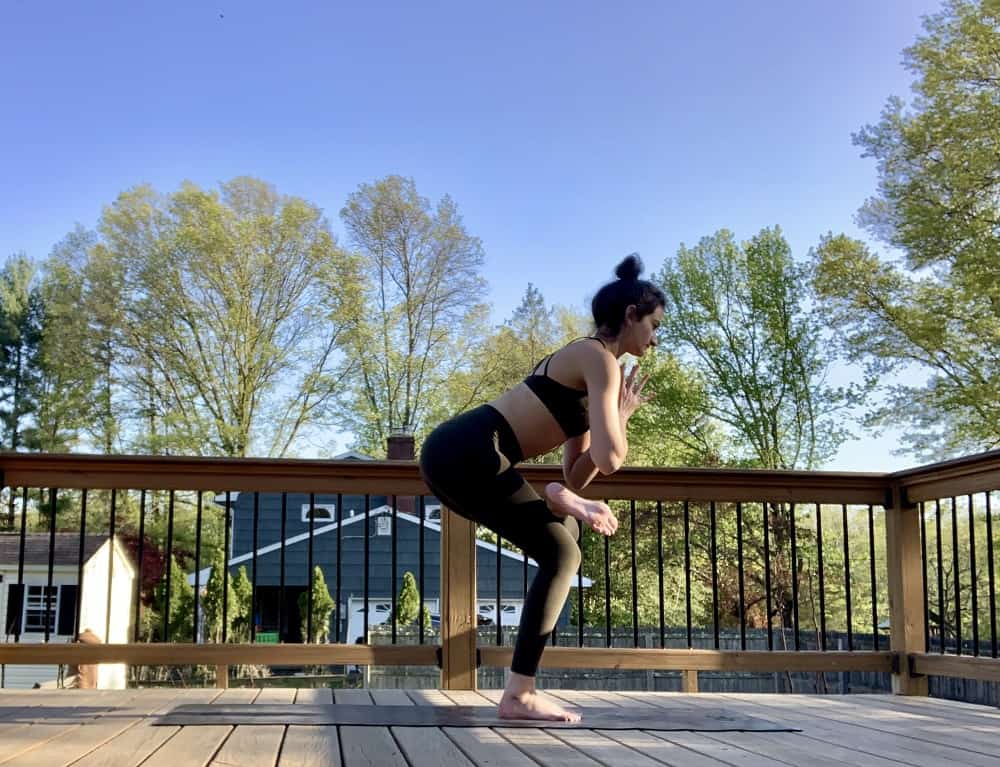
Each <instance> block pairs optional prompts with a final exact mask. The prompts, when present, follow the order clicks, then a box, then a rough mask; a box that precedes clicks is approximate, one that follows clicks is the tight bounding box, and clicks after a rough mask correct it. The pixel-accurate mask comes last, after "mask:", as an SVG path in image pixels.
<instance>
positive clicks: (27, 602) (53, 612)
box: [21, 583, 60, 634]
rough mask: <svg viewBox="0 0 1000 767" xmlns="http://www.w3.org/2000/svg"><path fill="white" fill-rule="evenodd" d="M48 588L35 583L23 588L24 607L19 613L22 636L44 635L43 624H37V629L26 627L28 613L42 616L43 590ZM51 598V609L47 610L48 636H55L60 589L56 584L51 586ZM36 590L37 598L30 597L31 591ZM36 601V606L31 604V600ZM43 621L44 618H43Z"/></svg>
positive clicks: (43, 604) (42, 584)
mask: <svg viewBox="0 0 1000 767" xmlns="http://www.w3.org/2000/svg"><path fill="white" fill-rule="evenodd" d="M47 588H49V586H48V585H47V584H44V583H36V584H28V585H26V586H25V587H24V607H23V612H22V613H21V633H23V634H44V633H45V624H44V623H42V622H41V621H40V622H39V624H38V628H35V627H31V626H29V625H28V611H29V610H30V611H32V612H37V613H40V614H41V615H43V616H44V614H45V590H46V589H47ZM51 588H52V592H53V597H52V600H51V601H50V603H49V604H50V605H51V609H50V610H49V615H48V618H49V623H50V624H51V625H50V626H49V634H55V633H56V629H57V628H58V627H59V592H60V588H59V586H57V585H56V584H52V587H51ZM32 589H37V590H38V594H39V596H37V597H34V598H33V597H32V596H31V590H32ZM33 599H36V600H37V606H35V605H33V604H32V600H33ZM43 620H44V618H43Z"/></svg>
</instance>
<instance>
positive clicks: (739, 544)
mask: <svg viewBox="0 0 1000 767" xmlns="http://www.w3.org/2000/svg"><path fill="white" fill-rule="evenodd" d="M736 568H737V570H738V571H739V572H738V575H737V577H738V578H739V591H740V593H739V600H740V601H739V611H740V649H741V650H745V649H747V616H746V590H745V589H746V584H745V582H744V578H743V504H742V503H740V502H739V501H737V502H736Z"/></svg>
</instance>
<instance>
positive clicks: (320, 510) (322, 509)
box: [302, 503, 337, 524]
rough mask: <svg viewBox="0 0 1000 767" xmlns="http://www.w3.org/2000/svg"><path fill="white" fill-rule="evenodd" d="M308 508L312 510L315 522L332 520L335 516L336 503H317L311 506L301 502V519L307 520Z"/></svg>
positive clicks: (306, 521)
mask: <svg viewBox="0 0 1000 767" xmlns="http://www.w3.org/2000/svg"><path fill="white" fill-rule="evenodd" d="M310 508H311V509H312V512H313V519H315V520H316V521H317V522H332V521H333V520H335V519H336V518H337V504H335V503H317V504H314V505H313V506H312V507H310V506H309V504H308V503H303V504H302V521H303V522H305V523H307V524H308V522H309V511H310Z"/></svg>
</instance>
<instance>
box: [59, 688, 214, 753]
mask: <svg viewBox="0 0 1000 767" xmlns="http://www.w3.org/2000/svg"><path fill="white" fill-rule="evenodd" d="M149 692H154V691H152V690H151V691H149ZM219 692H220V691H219V690H212V689H203V690H199V689H196V690H171V693H172V694H171V696H170V698H169V700H168V701H167V702H166V703H164V704H163V705H161V706H159V707H157V708H155V709H154V710H153V711H152V712H151V715H150V716H149V717H148V718H146V719H144V720H143V721H141V722H139V723H138V724H137V725H136V726H134V727H130V728H129V729H128V730H126V731H125V732H123V733H121V734H120V735H118V736H117V737H115V738H114V739H113V740H110V741H108V742H107V743H105V744H103V745H102V746H100V747H99V748H97V749H95V750H94V751H91V752H90V753H89V754H87V755H86V756H85V757H83V758H82V759H81V760H79V761H77V762H73V767H137V765H139V764H142V762H143V760H145V759H146V758H148V757H149V755H150V754H152V753H153V752H154V751H156V750H157V749H158V748H159V747H160V746H161V745H163V743H165V742H166V741H167V740H168V739H170V738H171V737H173V736H174V735H176V734H177V732H178V731H179V730H180V728H179V727H156V726H154V725H153V721H154V717H156V716H159V715H160V714H165V713H167V711H169V710H170V709H171V708H173V707H174V706H175V705H177V704H180V703H211V702H212V700H213V699H214V698H215V697H217V696H218V694H219Z"/></svg>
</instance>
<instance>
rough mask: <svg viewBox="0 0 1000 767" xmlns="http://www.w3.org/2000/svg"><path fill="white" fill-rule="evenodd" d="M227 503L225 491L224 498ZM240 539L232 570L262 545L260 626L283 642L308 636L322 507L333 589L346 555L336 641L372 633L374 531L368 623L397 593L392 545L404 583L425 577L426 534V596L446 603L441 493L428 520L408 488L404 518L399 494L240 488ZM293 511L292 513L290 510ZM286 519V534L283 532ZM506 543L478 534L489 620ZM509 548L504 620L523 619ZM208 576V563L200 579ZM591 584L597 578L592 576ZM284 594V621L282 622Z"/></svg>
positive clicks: (322, 539) (234, 520)
mask: <svg viewBox="0 0 1000 767" xmlns="http://www.w3.org/2000/svg"><path fill="white" fill-rule="evenodd" d="M255 498H256V506H257V509H256V519H257V537H256V546H255V545H254V516H255V511H254V505H255ZM216 500H217V502H219V503H223V504H224V503H225V497H224V496H220V497H218V498H217V499H216ZM230 501H231V504H232V509H231V511H232V514H231V525H232V530H231V548H230V552H229V560H228V561H229V568H230V573H231V574H235V573H236V572H237V571H238V569H239V568H240V567H241V566H242V567H246V570H247V575H248V576H252V575H253V568H254V559H255V558H254V555H253V554H254V551H255V550H256V565H255V566H256V582H257V612H256V624H257V630H258V631H263V632H276V633H277V634H278V637H279V640H280V641H283V642H299V641H302V632H301V628H300V625H301V621H300V615H299V608H298V598H299V595H300V594H302V593H303V592H305V591H306V589H307V588H308V582H309V566H308V563H309V522H310V514H312V517H313V545H312V549H313V551H312V561H313V565H314V566H318V567H320V568H322V571H323V577H324V578H325V580H326V584H327V588H328V589H329V592H330V595H331V596H332V597H334V599H337V596H338V591H337V586H338V583H337V557H338V550H339V551H340V584H339V586H340V590H339V604H338V606H337V608H336V611H335V613H333V614H331V620H336V622H337V625H335V626H331V627H330V629H331V630H330V641H338V642H345V643H353V642H356V641H360V640H362V638H363V633H364V629H363V625H364V617H363V616H364V605H365V592H364V556H365V554H364V550H365V540H366V538H367V541H368V578H369V580H368V625H369V627H372V626H374V625H377V624H379V623H382V622H384V621H386V620H387V619H388V617H389V614H390V608H391V601H392V595H393V574H392V561H393V559H392V558H393V547H395V556H396V572H395V593H397V594H398V592H399V588H400V586H401V585H402V583H403V574H404V573H405V572H407V571H409V572H411V573H413V575H414V577H416V578H417V582H418V584H419V582H420V572H419V570H420V566H419V565H420V559H419V552H420V538H421V536H422V537H423V546H424V572H423V576H424V584H423V585H424V588H423V593H422V595H421V596H422V598H423V601H424V604H425V605H427V607H428V608H429V611H430V613H431V614H432V620H434V619H435V618H436V616H437V614H438V612H439V608H438V605H439V601H438V600H439V597H440V593H441V591H440V565H439V563H440V535H441V522H440V513H441V509H440V504H439V503H438V501H437V500H436V499H434V498H427V499H426V502H425V514H424V521H423V524H422V525H421V519H420V511H419V506H418V505H417V504H418V503H419V499H415V498H411V497H399V498H398V499H397V500H396V503H397V506H396V514H395V524H394V523H393V509H392V506H391V505H390V504H391V502H392V499H391V498H387V497H385V496H368V507H367V513H366V506H365V503H366V501H365V497H364V496H356V495H344V496H342V497H341V498H340V504H339V506H338V497H337V496H336V495H326V494H323V495H316V496H315V497H314V499H313V506H312V507H310V497H309V495H308V494H304V493H287V494H285V495H284V511H283V495H282V494H281V493H257V494H255V493H240V494H235V493H234V494H232V495H231V496H230ZM283 519H284V522H282V520H283ZM282 524H284V536H282ZM282 538H283V539H284V591H282V589H281V556H282V554H281V549H282V546H281V542H282ZM497 557H498V552H497V547H496V546H495V545H493V544H491V543H488V542H486V541H478V548H477V551H476V570H477V583H476V586H477V594H478V601H479V615H480V624H481V625H482V624H495V622H496V616H495V615H494V613H495V612H496V594H497ZM499 557H500V567H501V575H500V597H501V620H502V623H503V625H505V626H510V625H516V624H517V623H518V621H519V619H520V614H521V606H522V604H523V601H524V593H525V587H526V586H525V566H524V558H523V556H522V555H521V554H520V553H518V552H515V551H511V550H508V549H506V548H504V549H501V550H500V552H499ZM535 572H536V567H535V563H534V560H531V559H529V560H528V567H527V583H528V584H530V582H531V579H532V578H534V575H535ZM206 581H207V573H204V574H202V578H201V582H202V583H205V582H206ZM583 585H584V587H585V588H586V587H587V586H589V585H590V579H587V578H584V579H583ZM279 604H280V605H281V609H280V613H281V614H280V625H279ZM569 604H570V602H567V608H565V609H564V610H563V615H562V616H561V618H560V623H562V624H565V623H566V622H567V620H568V616H569V609H568V605H569Z"/></svg>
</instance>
